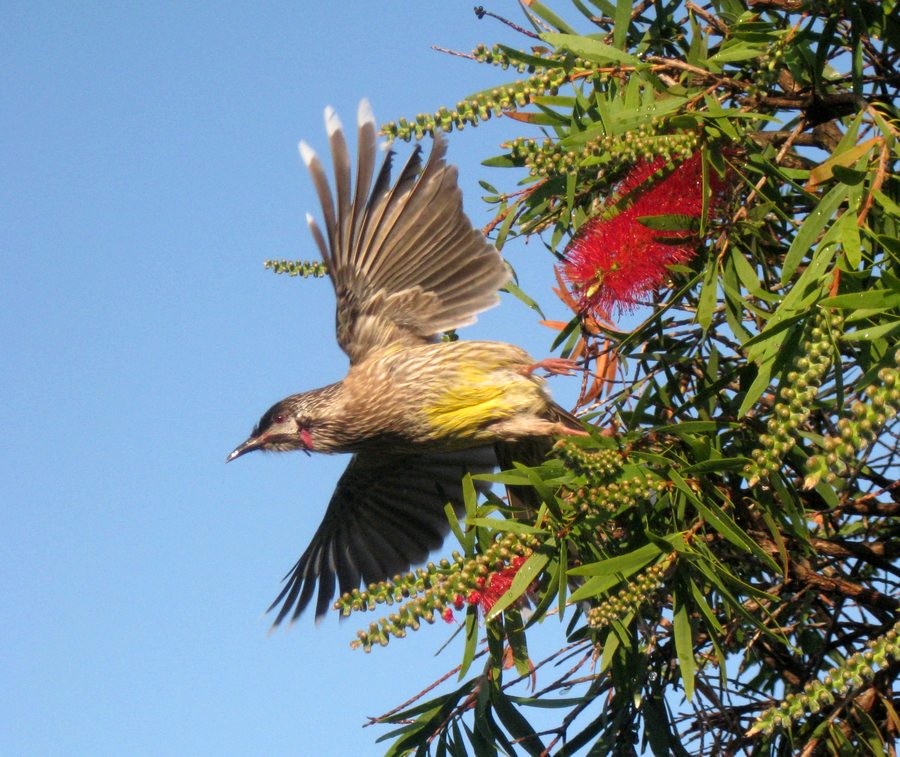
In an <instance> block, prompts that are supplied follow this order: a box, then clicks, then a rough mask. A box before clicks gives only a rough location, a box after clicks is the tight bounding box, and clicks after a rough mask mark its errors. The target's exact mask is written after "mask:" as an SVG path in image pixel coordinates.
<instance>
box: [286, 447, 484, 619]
mask: <svg viewBox="0 0 900 757" xmlns="http://www.w3.org/2000/svg"><path fill="white" fill-rule="evenodd" d="M495 465H496V454H495V452H494V450H493V448H492V447H481V448H477V449H471V450H463V451H458V452H449V453H448V452H444V453H431V454H418V455H416V454H404V455H388V456H384V455H380V454H379V455H373V454H366V453H359V454H357V455H354V456H353V458H352V459H351V460H350V464H349V465H348V466H347V470H346V471H345V472H344V474H343V475H342V476H341V479H340V481H339V482H338V485H337V488H336V489H335V492H334V495H333V496H332V498H331V502H330V503H329V505H328V509H327V510H326V512H325V517H324V518H323V519H322V523H321V525H320V526H319V528H318V529H317V530H316V533H315V535H314V536H313V538H312V542H311V543H310V545H309V547H307V549H306V551H304V553H303V555H302V556H301V557H300V559H299V560H297V562H296V563H295V564H294V566H293V568H291V570H290V571H289V572H288V574H287V575H286V576H285V584H284V586H283V587H282V589H281V592H280V593H279V594H278V596H277V597H276V598H275V601H274V602H272V604H271V605H270V606H269V610H270V611H271V610H274V609H275V608H276V607H278V612H277V614H276V617H275V621H274V625H278V624H279V623H281V622H282V621H283V620H284V619H285V618H286V617H288V616H290V617H291V620H296V619H297V617H299V615H300V614H301V613H302V612H303V610H304V609H305V608H306V607H307V606H308V605H309V604H310V602H311V601H312V599H313V596H315V597H316V602H315V605H316V609H315V613H316V617H317V618H319V617H321V616H322V615H324V614H325V613H326V612H327V611H328V608H329V607H330V606H331V602H332V599H333V598H334V595H335V589H336V588H339V590H340V592H341V593H344V592H348V591H351V590H352V589H355V588H358V587H359V585H360V581H361V580H362V581H363V582H365V584H370V583H373V582H377V581H382V580H384V579H386V578H391V577H393V576H394V575H396V574H398V573H405V572H406V571H407V570H409V568H410V566H411V565H413V564H415V563H419V562H422V561H423V560H425V558H426V557H427V556H428V554H429V553H430V552H431V551H432V550H434V549H437V548H438V547H440V545H441V543H442V542H443V540H444V537H445V536H446V534H447V532H448V531H449V524H448V523H447V518H446V514H445V513H444V505H445V504H446V503H447V502H450V503H451V504H452V505H453V507H454V509H455V510H456V512H457V513H458V514H461V513H462V511H463V502H462V486H461V479H462V477H463V475H464V474H465V473H466V472H470V473H486V472H488V471H490V470H492V469H493V468H494V466H495ZM489 486H490V485H489V484H487V483H485V482H476V488H478V489H479V490H484V489H487V488H488V487H489ZM317 587H318V589H317ZM279 605H280V607H279Z"/></svg>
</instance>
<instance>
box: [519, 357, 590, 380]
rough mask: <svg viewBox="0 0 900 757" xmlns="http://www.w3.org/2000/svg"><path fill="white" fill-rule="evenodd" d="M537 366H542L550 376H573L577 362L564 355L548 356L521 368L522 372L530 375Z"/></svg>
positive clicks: (576, 368)
mask: <svg viewBox="0 0 900 757" xmlns="http://www.w3.org/2000/svg"><path fill="white" fill-rule="evenodd" d="M538 368H543V369H544V370H545V371H547V374H548V375H550V376H574V375H575V373H576V371H577V370H578V363H576V362H575V361H574V360H570V359H569V358H566V357H548V358H544V359H543V360H538V362H536V363H533V364H532V365H529V366H526V367H525V368H523V369H522V373H523V374H525V375H526V376H530V375H531V374H532V373H534V372H535V371H536V370H537V369H538Z"/></svg>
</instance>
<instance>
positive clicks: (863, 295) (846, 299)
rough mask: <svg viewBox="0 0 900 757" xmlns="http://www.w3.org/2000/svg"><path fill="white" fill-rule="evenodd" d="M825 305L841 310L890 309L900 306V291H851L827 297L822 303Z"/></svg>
mask: <svg viewBox="0 0 900 757" xmlns="http://www.w3.org/2000/svg"><path fill="white" fill-rule="evenodd" d="M820 304H821V305H822V306H823V307H829V308H839V309H841V310H861V309H863V308H867V309H871V310H889V309H891V308H900V291H896V290H895V291H891V290H889V289H867V290H866V291H863V292H851V293H850V294H839V295H837V296H835V297H826V298H825V299H824V300H822V301H821V303H820Z"/></svg>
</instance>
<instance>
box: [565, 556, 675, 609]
mask: <svg viewBox="0 0 900 757" xmlns="http://www.w3.org/2000/svg"><path fill="white" fill-rule="evenodd" d="M661 553H662V550H661V549H660V548H659V547H658V546H657V545H656V544H645V545H644V546H643V547H638V548H637V549H635V550H634V551H632V552H628V553H627V554H624V555H617V556H616V557H610V558H608V559H606V560H600V561H599V562H593V563H589V564H587V565H579V566H578V567H577V568H571V569H570V570H569V575H572V576H598V577H600V576H612V575H618V574H622V576H623V577H625V578H627V577H628V576H630V575H631V574H632V573H634V572H635V571H638V570H640V569H641V568H643V567H644V566H645V565H646V564H647V563H649V562H650V561H651V560H652V559H653V558H654V557H657V556H658V555H660V554H661ZM619 580H621V579H619ZM582 588H583V587H582ZM572 599H573V600H574V599H575V595H574V594H573V595H572Z"/></svg>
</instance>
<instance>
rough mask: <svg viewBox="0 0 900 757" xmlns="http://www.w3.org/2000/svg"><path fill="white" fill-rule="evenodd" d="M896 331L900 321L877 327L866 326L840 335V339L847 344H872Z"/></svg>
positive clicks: (899, 326)
mask: <svg viewBox="0 0 900 757" xmlns="http://www.w3.org/2000/svg"><path fill="white" fill-rule="evenodd" d="M898 330H900V321H891V322H890V323H881V324H879V325H878V326H867V327H865V328H861V329H857V330H856V331H848V332H846V333H844V334H842V335H841V339H843V340H844V341H847V342H874V341H875V340H876V339H884V338H886V337H889V336H892V335H893V334H894V333H895V332H897V331H898Z"/></svg>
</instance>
